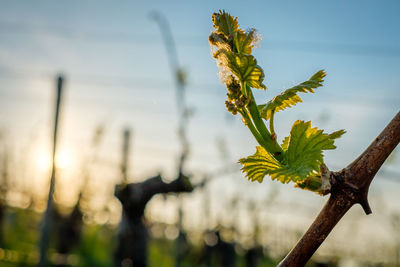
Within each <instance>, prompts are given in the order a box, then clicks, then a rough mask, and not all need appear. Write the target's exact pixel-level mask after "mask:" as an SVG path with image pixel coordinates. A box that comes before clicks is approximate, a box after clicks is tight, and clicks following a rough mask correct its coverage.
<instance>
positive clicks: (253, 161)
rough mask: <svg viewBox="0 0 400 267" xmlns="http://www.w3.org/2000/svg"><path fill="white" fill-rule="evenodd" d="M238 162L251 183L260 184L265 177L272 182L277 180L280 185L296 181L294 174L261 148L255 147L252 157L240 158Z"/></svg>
mask: <svg viewBox="0 0 400 267" xmlns="http://www.w3.org/2000/svg"><path fill="white" fill-rule="evenodd" d="M239 162H240V163H241V164H242V165H243V167H242V171H243V172H244V173H246V176H247V178H248V179H249V180H251V181H258V182H260V183H261V182H262V181H263V179H264V177H265V176H266V175H269V176H271V178H272V180H275V179H277V180H279V181H281V182H282V183H288V182H290V181H293V180H297V179H296V178H297V176H296V174H295V173H292V172H291V170H290V169H289V168H287V166H285V165H283V164H282V163H280V162H279V161H277V160H276V159H275V158H274V157H272V156H271V155H270V154H269V153H268V151H267V150H265V148H263V147H261V146H257V151H256V153H255V154H254V155H252V156H248V157H247V158H242V159H240V160H239Z"/></svg>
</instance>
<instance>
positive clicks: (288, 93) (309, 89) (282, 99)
mask: <svg viewBox="0 0 400 267" xmlns="http://www.w3.org/2000/svg"><path fill="white" fill-rule="evenodd" d="M325 76H326V74H325V72H324V71H323V70H320V71H318V72H317V73H315V74H314V75H313V76H312V77H311V78H310V79H309V80H307V81H305V82H303V83H300V84H298V85H296V86H294V87H292V88H290V89H287V90H285V91H283V92H282V93H281V94H279V95H277V96H275V97H274V98H272V100H270V101H268V103H267V104H264V105H259V106H258V109H259V111H260V114H261V117H262V118H264V119H266V120H269V118H270V117H271V113H272V111H273V110H275V112H277V111H280V110H283V109H285V108H289V107H292V106H294V105H296V104H297V103H299V102H302V100H301V98H300V97H299V96H298V95H297V93H314V89H315V88H318V87H320V86H322V82H323V81H324V80H323V79H324V77H325Z"/></svg>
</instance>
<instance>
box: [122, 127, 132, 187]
mask: <svg viewBox="0 0 400 267" xmlns="http://www.w3.org/2000/svg"><path fill="white" fill-rule="evenodd" d="M130 139H131V130H130V129H129V128H125V129H124V133H123V142H122V163H121V176H122V183H123V184H127V183H128V170H129V168H128V166H129V151H130Z"/></svg>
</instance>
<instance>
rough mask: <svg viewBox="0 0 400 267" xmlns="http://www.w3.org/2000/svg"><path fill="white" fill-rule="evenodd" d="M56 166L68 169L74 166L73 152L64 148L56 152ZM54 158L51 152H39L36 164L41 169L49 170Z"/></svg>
mask: <svg viewBox="0 0 400 267" xmlns="http://www.w3.org/2000/svg"><path fill="white" fill-rule="evenodd" d="M55 163H56V168H57V169H67V168H71V167H72V166H73V157H72V155H71V152H69V151H67V150H62V151H60V152H58V153H57V154H56V159H55ZM51 165H52V160H51V155H50V154H49V153H44V152H39V153H37V156H36V166H37V167H38V169H39V170H40V171H48V170H50V169H51Z"/></svg>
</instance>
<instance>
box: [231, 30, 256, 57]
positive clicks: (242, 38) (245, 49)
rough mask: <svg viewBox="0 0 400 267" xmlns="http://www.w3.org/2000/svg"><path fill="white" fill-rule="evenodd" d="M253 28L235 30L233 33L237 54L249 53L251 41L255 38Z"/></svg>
mask: <svg viewBox="0 0 400 267" xmlns="http://www.w3.org/2000/svg"><path fill="white" fill-rule="evenodd" d="M255 32H256V30H255V29H251V30H249V31H248V32H245V33H244V32H236V33H235V34H234V38H233V40H234V43H235V47H236V50H237V52H238V53H239V54H248V55H250V54H251V51H252V50H253V47H254V45H253V43H254V38H255Z"/></svg>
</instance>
